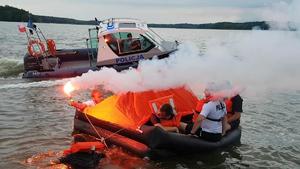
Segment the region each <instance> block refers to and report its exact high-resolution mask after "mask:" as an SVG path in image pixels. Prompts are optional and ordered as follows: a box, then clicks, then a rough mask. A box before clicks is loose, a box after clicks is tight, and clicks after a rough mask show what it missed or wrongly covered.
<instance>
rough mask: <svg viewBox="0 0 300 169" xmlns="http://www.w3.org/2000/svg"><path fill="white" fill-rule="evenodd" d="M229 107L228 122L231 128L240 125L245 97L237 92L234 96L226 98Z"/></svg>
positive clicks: (227, 107)
mask: <svg viewBox="0 0 300 169" xmlns="http://www.w3.org/2000/svg"><path fill="white" fill-rule="evenodd" d="M225 103H226V109H227V122H228V123H229V125H230V128H229V129H235V128H238V127H239V125H240V118H241V113H242V112H243V99H242V97H241V96H240V95H239V94H237V95H235V96H234V97H231V98H228V99H226V100H225Z"/></svg>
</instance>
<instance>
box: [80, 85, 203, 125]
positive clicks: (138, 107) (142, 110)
mask: <svg viewBox="0 0 300 169" xmlns="http://www.w3.org/2000/svg"><path fill="white" fill-rule="evenodd" d="M170 96H172V99H173V100H174V105H175V109H176V111H177V112H190V113H192V112H193V110H194V109H195V107H196V104H197V101H198V99H197V97H196V96H195V95H194V94H193V93H192V92H191V91H190V90H187V89H185V88H183V87H182V88H176V89H168V90H161V91H145V92H137V93H133V92H129V93H126V94H121V95H113V96H110V97H108V98H107V99H105V100H104V101H102V102H101V103H99V104H98V105H96V106H94V107H88V108H86V109H85V110H84V112H85V113H87V114H89V115H91V116H93V117H95V118H97V119H100V120H104V121H107V122H111V123H113V124H117V125H120V126H122V127H125V128H131V129H138V128H139V127H140V126H141V125H143V124H145V123H146V122H147V121H148V120H149V119H150V117H151V115H152V113H153V108H152V106H151V104H152V103H153V102H154V101H155V103H156V105H157V106H158V108H159V107H160V105H162V104H164V103H168V102H169V98H170ZM160 98H163V99H160ZM166 98H168V99H166ZM185 114H186V113H185Z"/></svg>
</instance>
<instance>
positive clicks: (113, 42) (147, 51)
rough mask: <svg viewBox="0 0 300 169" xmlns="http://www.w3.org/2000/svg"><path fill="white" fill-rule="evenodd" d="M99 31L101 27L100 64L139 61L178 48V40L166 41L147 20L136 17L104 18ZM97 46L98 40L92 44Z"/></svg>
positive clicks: (98, 54)
mask: <svg viewBox="0 0 300 169" xmlns="http://www.w3.org/2000/svg"><path fill="white" fill-rule="evenodd" d="M96 30H98V49H97V51H98V52H97V66H104V65H105V66H109V65H116V64H126V63H132V62H137V61H139V60H141V59H149V58H152V57H153V56H162V55H166V54H169V53H170V52H172V51H174V50H176V47H177V44H176V43H175V42H167V41H165V40H163V39H162V38H161V37H160V36H159V35H157V34H156V33H155V32H153V31H152V30H151V29H150V28H148V26H147V24H146V23H145V22H142V21H139V20H137V19H115V18H112V19H108V20H104V21H102V22H101V23H100V24H99V26H98V28H97V29H96ZM90 34H91V33H90ZM90 38H91V39H95V38H93V37H90ZM90 42H92V41H90ZM94 45H95V43H93V45H90V46H94Z"/></svg>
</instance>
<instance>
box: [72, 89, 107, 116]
mask: <svg viewBox="0 0 300 169" xmlns="http://www.w3.org/2000/svg"><path fill="white" fill-rule="evenodd" d="M91 97H92V99H91V100H88V101H85V102H83V103H81V102H78V101H71V102H70V105H71V106H73V107H75V108H76V109H77V110H79V111H83V110H84V109H85V108H86V107H92V106H95V105H96V104H98V103H100V102H101V101H102V95H101V92H100V91H99V90H98V89H94V90H93V91H92V92H91Z"/></svg>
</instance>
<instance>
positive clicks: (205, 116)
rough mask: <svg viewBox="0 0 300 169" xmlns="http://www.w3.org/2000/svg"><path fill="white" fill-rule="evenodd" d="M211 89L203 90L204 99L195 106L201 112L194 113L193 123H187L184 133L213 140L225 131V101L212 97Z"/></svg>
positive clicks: (218, 138)
mask: <svg viewBox="0 0 300 169" xmlns="http://www.w3.org/2000/svg"><path fill="white" fill-rule="evenodd" d="M213 91H214V90H213V89H206V90H205V91H204V94H205V99H204V100H200V101H199V103H198V105H197V108H196V109H197V110H198V111H201V112H200V113H199V112H196V113H195V114H194V118H193V123H190V124H187V125H186V127H185V131H186V134H192V135H197V136H199V137H200V138H203V139H205V140H207V141H213V142H214V141H219V140H221V138H222V135H223V134H224V133H225V125H226V121H227V119H226V113H227V112H226V106H225V103H224V102H223V101H222V100H221V99H216V98H214V97H213ZM202 106H203V108H202ZM200 109H201V110H200ZM197 110H196V111H197Z"/></svg>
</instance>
